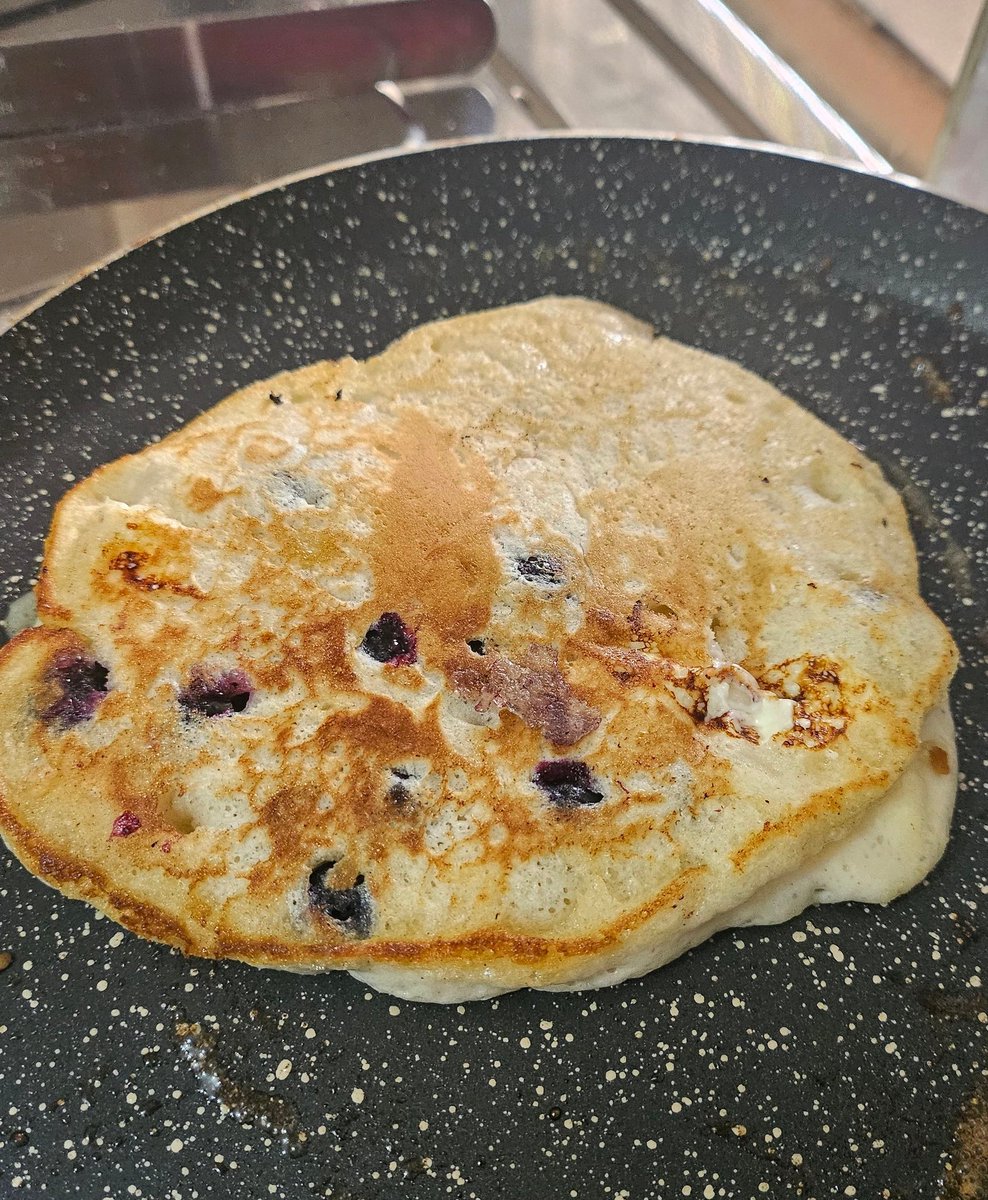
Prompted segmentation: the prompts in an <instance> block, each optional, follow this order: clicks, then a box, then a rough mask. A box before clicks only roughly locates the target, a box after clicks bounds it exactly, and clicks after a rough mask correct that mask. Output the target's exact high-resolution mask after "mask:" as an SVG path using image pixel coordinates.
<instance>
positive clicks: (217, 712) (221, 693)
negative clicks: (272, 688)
mask: <svg viewBox="0 0 988 1200" xmlns="http://www.w3.org/2000/svg"><path fill="white" fill-rule="evenodd" d="M251 694H252V693H251V686H250V682H249V681H248V679H247V676H246V675H245V674H244V673H243V671H240V670H237V669H234V670H232V671H223V672H221V673H220V674H219V675H207V674H206V672H205V671H203V669H202V668H201V667H193V669H192V674H191V676H190V678H189V682H188V684H187V686H186V687H184V688H183V689H182V690H181V691H180V692H179V694H178V703H179V706H180V707H181V708H182V709H183V711H184V712H185V714H186V715H187V716H200V717H226V716H229V715H230V714H231V713H238V712H243V711H244V709H245V708H246V707H247V703H248V701H249V700H250V698H251Z"/></svg>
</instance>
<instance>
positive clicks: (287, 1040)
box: [0, 137, 988, 1200]
mask: <svg viewBox="0 0 988 1200" xmlns="http://www.w3.org/2000/svg"><path fill="white" fill-rule="evenodd" d="M548 292H557V293H579V294H583V295H589V296H594V297H599V298H601V299H604V300H608V301H611V302H613V303H615V304H618V305H620V306H622V307H624V308H626V309H629V310H631V311H632V312H634V313H636V314H637V315H638V316H640V317H644V318H645V319H647V320H649V321H651V322H652V323H653V324H654V325H655V326H656V328H657V329H659V330H661V331H662V332H664V333H668V334H671V335H672V336H673V337H676V338H679V339H681V340H682V341H685V342H689V343H692V344H694V345H698V346H702V347H704V348H706V349H708V350H712V351H715V352H717V353H719V354H725V355H728V356H730V357H732V358H735V359H737V360H739V361H740V362H742V363H743V364H744V365H745V366H747V367H750V368H752V369H754V370H755V371H757V372H759V373H760V374H762V375H764V376H766V377H767V378H769V379H771V380H772V381H774V382H775V383H777V384H778V385H779V386H780V387H782V388H783V389H784V390H785V391H787V392H789V393H790V394H791V395H793V396H794V397H796V398H797V399H798V400H800V401H801V402H802V403H803V404H805V405H807V406H808V407H809V408H810V409H812V410H813V411H814V412H816V413H818V414H819V415H820V416H821V417H823V419H824V420H825V421H827V422H829V423H830V424H831V425H833V426H834V427H835V428H837V429H838V430H840V432H841V433H843V434H845V435H846V436H847V437H849V438H851V439H852V440H853V441H855V442H856V443H858V444H859V445H860V446H861V447H863V449H864V450H865V451H866V452H867V453H868V454H869V455H871V456H872V457H873V458H875V459H877V461H878V462H879V463H881V464H882V466H883V467H884V468H885V470H886V472H887V473H888V476H889V478H890V479H891V480H892V481H893V482H894V483H895V484H896V485H897V486H898V487H899V488H900V489H901V490H902V492H903V494H904V495H905V498H906V501H907V504H908V505H909V508H910V511H911V513H912V517H913V521H914V528H915V533H916V536H917V539H918V541H919V544H920V548H921V552H922V570H923V587H924V590H925V592H926V594H927V596H928V599H929V600H930V602H931V603H932V604H933V606H934V607H935V608H936V609H937V611H938V612H940V613H941V614H942V615H943V616H944V617H945V619H946V620H947V622H948V624H949V625H950V627H951V629H952V630H953V632H954V635H955V636H956V638H957V640H958V642H959V644H960V646H961V650H962V654H963V662H962V666H961V669H960V672H959V674H958V677H957V682H956V684H955V687H954V691H953V703H954V710H955V714H956V718H957V724H958V732H959V736H960V752H961V767H962V771H963V776H962V779H963V782H962V784H961V792H960V795H959V803H958V812H957V818H956V821H955V825H954V834H953V838H952V841H951V844H950V847H949V849H948V851H947V855H946V858H945V859H944V861H943V863H942V864H941V865H940V866H939V867H938V868H937V869H936V871H935V872H934V873H933V875H932V877H931V878H930V880H929V881H928V883H927V884H925V885H924V886H922V887H920V888H918V889H917V890H916V891H914V892H913V893H912V894H911V895H909V896H906V897H905V898H903V899H901V900H899V901H897V902H896V903H894V904H892V905H890V906H889V907H888V908H874V907H867V906H862V905H845V906H840V907H828V908H820V909H814V910H811V911H809V912H808V913H806V914H805V915H804V916H803V917H800V918H797V919H796V920H793V921H790V922H789V923H788V924H785V925H780V926H777V927H773V928H768V929H744V930H740V931H737V932H729V933H724V934H722V935H720V936H719V937H717V938H715V939H714V940H713V941H712V942H710V943H708V944H706V945H704V946H701V947H700V948H698V949H697V950H695V951H693V953H692V954H690V955H689V956H688V957H686V958H685V959H683V960H681V961H679V962H676V963H673V964H672V965H671V966H669V967H667V968H665V969H664V970H661V971H658V972H656V973H655V974H653V975H650V976H649V977H647V978H646V979H643V980H639V981H636V982H630V983H626V984H624V985H622V986H620V987H616V988H613V989H611V990H605V991H599V992H587V993H583V994H579V993H578V994H571V995H548V994H543V993H538V992H521V993H517V994H514V995H511V996H507V997H504V998H502V999H500V1000H495V1001H489V1002H483V1003H476V1004H471V1005H467V1006H464V1007H458V1008H439V1007H431V1006H422V1005H415V1004H409V1003H405V1002H396V1001H394V1000H393V999H390V998H389V997H387V996H381V995H378V994H375V993H372V992H369V991H368V990H367V989H366V988H365V987H364V986H362V985H361V984H359V983H356V982H354V981H352V980H351V979H350V978H349V977H347V976H337V975H330V976H322V977H297V976H292V975H286V974H281V973H277V972H261V971H255V970H253V969H251V968H250V967H246V966H242V965H239V964H237V963H232V962H222V963H211V962H206V961H195V960H186V959H183V958H182V957H181V956H180V955H178V954H177V953H174V952H172V951H170V950H168V949H166V948H164V947H162V946H157V945H151V944H149V943H147V942H142V941H139V940H138V939H137V938H135V937H132V936H130V935H129V934H125V933H122V932H121V931H119V930H118V929H117V927H116V926H115V925H113V924H111V923H110V922H109V921H105V920H101V919H98V918H97V917H96V916H95V915H94V913H93V912H92V911H91V910H90V909H89V908H87V907H85V906H84V905H82V904H79V903H73V902H69V901H65V900H63V899H61V898H60V897H59V896H58V895H56V894H55V893H54V892H52V891H49V890H48V889H47V888H45V887H44V886H42V885H41V884H40V883H37V882H36V881H35V880H34V879H33V878H31V877H30V876H29V875H28V874H27V873H26V872H25V871H24V870H23V869H22V868H21V867H20V866H19V865H18V864H17V863H16V862H12V861H10V860H7V859H4V860H3V863H4V865H3V876H2V880H0V950H3V951H7V952H9V953H10V955H12V956H13V957H12V961H11V962H10V965H9V966H7V967H6V969H5V970H4V971H3V972H2V973H0V994H2V1000H0V1098H2V1104H0V1194H2V1195H4V1196H7V1195H11V1196H14V1195H17V1194H20V1193H21V1192H33V1193H37V1194H39V1195H47V1196H51V1197H57V1198H59V1200H61V1198H63V1197H64V1198H67V1200H68V1198H72V1197H78V1198H80V1200H96V1198H98V1197H99V1198H102V1197H113V1198H114V1200H116V1198H118V1197H119V1198H120V1200H124V1198H126V1197H129V1196H135V1197H145V1198H151V1200H166V1198H173V1200H192V1198H195V1197H203V1198H205V1197H226V1196H237V1197H264V1198H267V1197H283V1198H286V1200H287V1198H290V1200H296V1198H298V1197H308V1196H334V1197H338V1198H340V1200H342V1198H343V1197H347V1198H349V1200H372V1198H378V1197H391V1196H394V1195H396V1194H398V1193H399V1192H400V1193H401V1194H402V1195H408V1196H409V1197H422V1198H423V1200H424V1198H426V1197H440V1196H443V1197H445V1196H463V1197H479V1198H481V1200H489V1198H493V1197H509V1198H519V1200H523V1198H524V1200H527V1198H529V1197H538V1198H545V1200H556V1198H557V1197H560V1198H566V1197H594V1198H601V1200H607V1198H617V1197H633V1198H635V1200H642V1198H646V1197H679V1196H689V1197H693V1198H694V1200H697V1198H699V1197H737V1198H744V1200H747V1198H749V1197H751V1198H753V1200H759V1198H760V1197H762V1196H769V1197H780V1196H782V1197H788V1196H800V1197H805V1198H807V1200H808V1198H810V1197H816V1198H818V1200H821V1198H823V1197H834V1196H836V1197H842V1196H857V1197H861V1198H867V1200H877V1198H879V1197H894V1198H897V1200H928V1198H931V1197H935V1196H943V1197H977V1196H986V1195H988V1151H986V1139H988V1091H986V1083H985V1073H986V1071H988V1040H986V1037H985V1033H986V1024H985V1023H986V1020H988V1017H986V1009H988V1005H986V1003H985V996H986V990H988V961H986V943H985V940H984V937H983V935H984V931H985V928H986V923H985V905H986V904H988V848H986V829H985V816H986V812H988V794H986V783H985V770H986V768H985V760H986V757H988V734H986V729H988V697H986V686H985V674H986V672H985V667H986V652H988V632H986V628H988V625H986V605H985V594H986V585H988V579H986V547H988V533H986V523H988V511H986V508H988V505H986V486H988V453H986V435H988V407H986V406H988V312H986V308H988V219H986V218H985V217H984V216H981V215H979V214H977V213H974V212H971V211H967V210H965V209H964V208H961V207H958V206H957V205H954V204H950V203H948V202H946V201H944V200H942V199H939V198H937V197H934V196H931V195H928V194H924V193H923V192H921V191H918V190H915V189H911V188H908V187H905V186H901V185H899V184H896V183H892V182H888V181H882V180H877V179H873V178H870V177H867V176H864V175H860V174H856V173H854V172H851V171H847V170H841V169H838V168H836V167H834V166H828V165H824V164H821V163H819V162H811V161H803V160H800V159H796V158H790V157H786V156H781V155H774V154H769V153H764V152H761V151H757V150H753V149H746V148H738V147H723V146H715V145H699V144H685V143H681V142H678V141H663V140H651V139H637V138H582V137H560V138H550V139H546V140H535V141H514V142H496V143H484V144H472V145H460V146H455V147H450V148H442V149H436V150H431V151H426V152H421V153H415V154H411V155H400V156H395V157H387V158H379V159H374V160H371V161H365V162H361V163H358V164H357V165H353V166H350V167H348V168H347V169H345V170H340V171H336V172H334V173H332V174H330V175H325V176H318V177H314V178H309V179H305V180H302V181H301V182H295V183H291V184H290V185H288V186H285V187H282V188H278V189H276V190H274V191H271V192H267V193H264V194H262V195H257V196H254V197H252V198H250V199H247V200H244V201H243V202H241V203H239V204H236V205H234V206H233V207H230V208H226V209H223V210H221V211H218V212H214V213H212V214H211V215H208V216H206V217H203V218H202V219H200V220H198V221H196V222H195V223H193V224H191V225H188V226H185V227H183V228H181V229H178V230H176V231H175V232H173V233H170V234H168V235H167V236H165V237H163V238H162V239H160V240H158V241H155V242H152V243H151V244H149V245H146V246H144V247H142V248H141V249H139V250H136V251H135V252H134V253H132V254H129V255H128V256H127V257H125V258H123V259H120V260H118V261H116V262H114V263H111V264H110V265H108V266H106V267H104V268H103V269H102V270H100V271H98V272H97V273H96V274H94V275H92V276H90V277H88V278H86V279H84V280H83V281H82V282H80V283H78V284H76V285H75V286H73V287H72V288H70V289H69V290H68V291H66V292H64V293H63V294H61V295H60V296H58V297H57V298H56V299H54V300H52V301H50V302H49V303H48V304H46V305H45V306H44V307H43V308H41V309H39V310H38V311H36V312H35V313H33V314H32V315H31V316H29V317H28V318H27V319H25V320H24V321H22V322H21V323H20V324H19V325H17V326H16V327H15V328H14V329H13V330H11V331H10V332H9V333H7V334H6V335H5V336H4V337H3V338H0V389H2V392H3V394H4V408H3V415H4V427H3V438H2V461H0V496H2V504H3V508H2V522H3V541H2V548H0V556H2V558H0V580H2V587H3V598H4V599H6V600H7V601H9V600H12V599H14V598H15V597H16V596H17V595H18V594H20V593H22V592H24V591H25V589H26V588H27V586H28V584H29V582H30V580H31V577H32V575H33V573H34V572H35V571H36V568H37V562H38V555H39V553H40V550H41V545H42V536H43V534H44V531H45V529H46V526H47V523H48V520H49V515H50V512H51V508H52V505H53V503H54V502H55V500H56V499H57V497H58V496H59V494H60V493H61V492H63V491H64V490H65V489H66V487H67V486H68V484H69V482H70V481H71V480H73V479H77V478H80V477H81V476H83V475H85V474H86V473H87V472H89V471H90V470H91V469H92V468H94V467H95V466H96V465H97V464H99V463H102V462H105V461H106V460H108V459H111V458H113V457H115V456H117V455H119V454H121V453H123V452H125V451H130V450H135V449H137V448H138V447H140V446H143V445H144V444H146V443H147V442H148V441H150V440H151V439H153V438H156V437H159V436H160V435H162V434H164V433H166V432H167V431H169V430H171V429H174V428H175V427H176V426H177V425H178V424H179V423H180V422H182V421H184V420H186V419H187V418H189V417H191V416H193V415H195V414H196V413H198V412H201V411H202V410H203V409H204V408H206V407H207V406H209V405H210V404H212V403H213V402H214V401H215V400H217V399H219V398H220V397H221V396H223V395H225V394H226V393H228V392H230V391H231V390H232V389H233V388H236V387H238V386H239V385H241V384H243V383H246V382H247V381H249V380H252V379H255V378H260V377H262V376H264V375H266V374H268V373H270V372H274V371H276V370H279V369H282V368H286V367H295V366H298V365H300V364H302V363H305V362H308V361H310V360H312V359H315V358H322V357H334V356H337V355H340V354H344V353H354V354H356V355H358V356H359V355H366V354H367V353H368V352H371V351H375V350H379V349H381V348H382V347H383V346H385V345H386V344H387V343H388V342H389V341H390V340H391V339H392V338H394V337H395V336H396V335H397V334H399V333H401V332H402V331H403V330H405V329H408V328H409V327H410V326H412V325H415V324H417V323H419V322H421V321H424V320H427V319H429V318H432V317H439V316H446V315H448V314H451V313H458V312H462V311H465V310H469V309H478V308H483V307H486V306H489V305H494V304H503V303H505V302H508V301H515V300H522V299H527V298H529V297H534V296H540V295H543V294H544V293H548ZM710 486H711V487H713V488H716V487H717V486H718V481H717V480H711V481H710ZM4 961H6V958H3V959H0V962H4ZM18 1189H20V1192H19V1191H18Z"/></svg>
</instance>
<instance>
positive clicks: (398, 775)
mask: <svg viewBox="0 0 988 1200" xmlns="http://www.w3.org/2000/svg"><path fill="white" fill-rule="evenodd" d="M391 774H392V775H393V776H394V777H395V779H411V777H412V773H411V771H409V770H407V769H406V768H405V767H392V768H391Z"/></svg>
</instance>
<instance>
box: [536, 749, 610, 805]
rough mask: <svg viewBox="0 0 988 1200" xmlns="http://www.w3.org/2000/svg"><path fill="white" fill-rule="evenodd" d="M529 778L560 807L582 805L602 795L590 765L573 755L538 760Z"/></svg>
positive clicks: (602, 797) (593, 801)
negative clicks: (571, 756) (542, 760)
mask: <svg viewBox="0 0 988 1200" xmlns="http://www.w3.org/2000/svg"><path fill="white" fill-rule="evenodd" d="M532 782H533V783H534V784H535V786H536V787H538V788H540V789H541V790H542V791H543V792H545V794H546V796H547V798H548V799H549V800H550V801H551V803H553V804H555V805H556V806H557V807H559V808H583V807H586V806H588V805H592V804H599V803H600V802H601V800H603V799H604V793H603V792H602V791H601V788H600V784H599V783H598V782H597V780H596V779H594V777H593V775H592V774H591V773H590V768H589V767H588V766H587V764H586V763H585V762H580V760H579V759H576V758H551V759H546V761H545V762H540V763H539V765H538V766H537V767H536V768H535V774H534V775H533V776H532Z"/></svg>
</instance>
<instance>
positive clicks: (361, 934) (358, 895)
mask: <svg viewBox="0 0 988 1200" xmlns="http://www.w3.org/2000/svg"><path fill="white" fill-rule="evenodd" d="M335 866H336V862H335V861H334V860H332V859H331V860H330V861H329V862H324V863H320V864H319V866H318V867H316V868H315V869H314V870H313V872H312V874H311V875H310V876H309V888H308V894H309V904H310V906H311V907H312V908H314V909H315V910H316V911H317V912H319V913H321V914H322V915H323V916H324V917H328V918H329V919H330V920H331V921H333V922H334V923H335V924H337V925H339V926H340V927H341V928H342V930H343V932H344V933H349V934H352V935H353V936H354V937H358V938H365V937H368V936H369V934H370V930H371V900H370V892H369V891H368V890H367V884H366V883H365V882H364V877H363V875H358V876H357V878H356V879H355V880H354V881H353V887H348V888H333V887H329V886H328V885H327V883H326V878H327V876H328V875H329V874H330V872H331V871H332V870H333V868H334V867H335Z"/></svg>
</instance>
